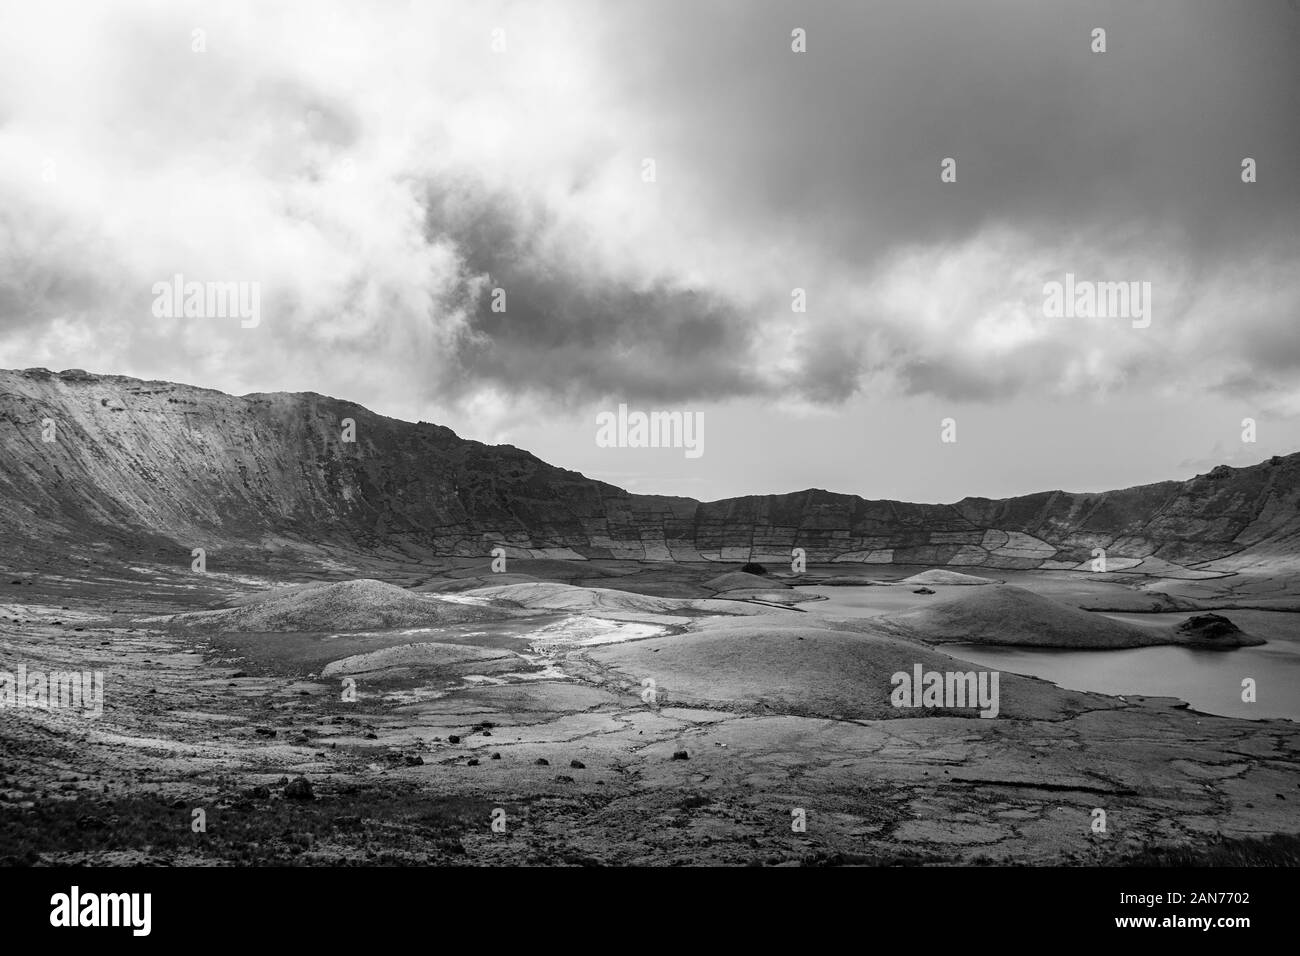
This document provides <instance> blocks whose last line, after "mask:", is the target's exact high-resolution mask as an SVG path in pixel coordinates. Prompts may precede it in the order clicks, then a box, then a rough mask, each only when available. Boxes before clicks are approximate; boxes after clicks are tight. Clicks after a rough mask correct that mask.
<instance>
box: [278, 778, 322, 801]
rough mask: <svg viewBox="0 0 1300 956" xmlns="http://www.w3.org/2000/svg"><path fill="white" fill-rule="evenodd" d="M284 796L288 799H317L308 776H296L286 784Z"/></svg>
mask: <svg viewBox="0 0 1300 956" xmlns="http://www.w3.org/2000/svg"><path fill="white" fill-rule="evenodd" d="M284 796H285V799H287V800H315V799H316V794H315V792H314V791H313V790H312V787H311V781H310V780H308V779H307V778H306V777H294V778H293V779H292V780H290V781H289V783H288V784H286V785H285V788H284Z"/></svg>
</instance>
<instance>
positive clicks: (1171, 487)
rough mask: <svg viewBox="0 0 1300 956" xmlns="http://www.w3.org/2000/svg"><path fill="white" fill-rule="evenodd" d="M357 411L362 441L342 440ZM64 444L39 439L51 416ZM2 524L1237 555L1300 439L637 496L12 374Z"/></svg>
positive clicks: (1291, 515)
mask: <svg viewBox="0 0 1300 956" xmlns="http://www.w3.org/2000/svg"><path fill="white" fill-rule="evenodd" d="M344 418H352V419H353V420H354V421H355V423H356V441H355V443H351V444H349V443H345V442H343V441H342V440H341V436H342V427H343V426H342V421H343V419H344ZM47 419H48V420H51V421H53V422H54V423H55V430H56V439H55V441H53V442H43V441H42V440H41V438H42V435H41V432H42V427H43V423H44V422H45V421H46V420H47ZM0 453H2V454H3V464H0V496H2V498H0V501H2V503H0V533H3V534H4V535H5V536H6V540H13V539H17V540H19V541H25V542H54V541H59V540H67V539H80V540H83V541H84V540H86V539H87V538H90V539H94V540H99V541H102V542H104V543H105V545H106V546H107V547H108V548H109V549H110V550H113V549H115V548H118V547H121V546H126V545H128V544H129V543H130V542H131V541H143V540H150V541H154V542H155V543H162V542H167V541H171V542H175V543H176V544H177V545H184V546H186V547H187V550H188V548H189V547H200V546H205V544H207V545H210V546H239V547H247V548H252V549H257V548H271V547H283V546H293V545H295V544H303V545H326V544H327V545H330V546H333V547H338V548H342V549H344V550H356V551H363V552H373V551H376V550H392V549H396V550H397V551H401V552H404V553H407V554H411V555H415V556H417V557H418V556H420V555H428V556H473V555H480V556H485V555H487V554H488V553H490V551H491V549H492V548H494V547H498V546H499V547H504V548H505V549H506V552H507V554H510V555H512V556H516V557H522V556H532V557H549V558H569V559H584V558H615V559H628V560H641V561H645V560H650V561H654V560H661V561H691V562H694V561H720V562H733V561H739V562H743V561H767V562H772V563H776V564H787V563H789V561H790V559H791V550H792V549H793V548H797V547H801V548H803V549H804V550H805V552H806V556H807V560H808V561H809V562H845V563H860V564H928V565H933V566H951V567H985V568H1007V569H1030V568H1044V569H1061V570H1064V569H1079V570H1086V569H1087V568H1088V567H1089V566H1090V562H1091V561H1092V558H1093V551H1094V549H1097V548H1101V549H1104V550H1105V551H1106V557H1107V561H1108V570H1113V571H1123V570H1132V569H1140V570H1142V571H1144V572H1147V573H1162V572H1170V573H1172V572H1177V571H1179V570H1185V569H1194V568H1198V567H1202V566H1207V565H1213V566H1214V567H1213V568H1212V569H1211V570H1214V571H1216V572H1217V571H1225V570H1228V571H1230V570H1237V569H1240V568H1242V567H1248V566H1251V565H1252V564H1258V563H1261V562H1265V561H1272V562H1277V561H1278V560H1282V561H1283V563H1286V564H1290V565H1294V564H1295V563H1296V562H1297V560H1300V559H1298V558H1297V556H1300V453H1296V454H1292V455H1288V456H1280V457H1279V456H1275V457H1274V458H1272V459H1269V460H1268V461H1264V462H1261V463H1259V464H1256V465H1251V466H1247V467H1244V468H1230V467H1228V466H1218V467H1216V468H1214V469H1211V471H1210V472H1209V473H1207V474H1205V475H1198V476H1196V477H1194V478H1191V479H1187V480H1185V481H1177V480H1167V481H1162V482H1156V483H1153V484H1147V485H1137V486H1133V487H1131V488H1126V489H1120V490H1115V491H1105V492H1066V491H1061V490H1055V491H1043V492H1035V493H1032V494H1028V495H1021V496H1016V497H1012V498H1003V499H990V498H983V497H966V498H963V499H961V500H960V501H957V502H954V503H952V504H914V503H909V502H903V501H891V500H885V501H874V500H869V499H865V498H861V497H859V496H857V495H851V494H846V493H838V492H830V491H826V490H824V489H805V490H803V491H797V492H790V493H786V494H779V495H747V496H743V497H738V498H725V499H720V500H718V501H712V502H701V501H697V500H695V499H692V498H687V497H681V496H673V495H638V494H632V493H630V492H628V491H626V490H624V489H622V488H618V487H617V486H615V485H612V484H609V483H606V482H602V481H599V480H598V479H593V478H587V477H586V476H583V475H581V474H580V473H578V472H576V471H572V470H569V469H565V468H561V467H558V466H555V465H551V464H549V463H547V462H545V461H543V460H542V459H540V458H538V457H537V456H535V455H533V454H531V453H530V452H527V451H525V450H523V449H518V448H515V447H514V446H511V445H495V446H494V445H485V444H483V443H481V442H477V441H474V440H473V439H467V438H461V437H460V436H458V435H457V434H456V433H455V432H454V431H453V430H452V429H450V428H447V427H446V426H443V425H437V424H435V423H430V422H419V423H411V422H405V421H402V420H400V419H394V418H388V417H386V416H383V415H379V414H377V413H375V412H371V411H370V410H368V409H366V408H365V407H364V406H361V405H359V404H357V403H355V402H350V401H347V400H344V399H337V398H332V397H330V396H324V395H320V394H319V393H315V392H295V393H286V392H253V393H249V394H247V395H243V396H233V395H228V394H226V393H224V392H221V391H218V390H215V389H205V388H199V387H196V386H190V385H183V384H178V383H171V382H165V381H160V380H151V381H146V380H142V379H136V378H131V377H129V376H120V375H95V374H91V373H88V372H85V371H82V370H79V369H72V370H67V371H64V372H51V371H49V370H46V369H26V370H0Z"/></svg>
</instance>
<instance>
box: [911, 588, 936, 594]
mask: <svg viewBox="0 0 1300 956" xmlns="http://www.w3.org/2000/svg"><path fill="white" fill-rule="evenodd" d="M912 593H913V594H933V593H934V589H933V588H916V589H915V590H913V591H912Z"/></svg>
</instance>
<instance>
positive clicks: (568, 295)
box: [0, 0, 1300, 501]
mask: <svg viewBox="0 0 1300 956" xmlns="http://www.w3.org/2000/svg"><path fill="white" fill-rule="evenodd" d="M1096 27H1102V28H1104V29H1105V30H1106V47H1107V49H1106V52H1104V53H1094V52H1093V51H1092V49H1091V48H1092V45H1093V39H1092V31H1093V29H1094V28H1096ZM796 28H801V29H803V30H805V31H806V47H807V50H806V52H803V53H796V52H794V51H792V49H791V42H792V40H791V31H792V30H794V29H796ZM196 30H201V31H202V33H200V34H196V33H195V32H194V31H196ZM494 31H501V32H499V33H494ZM502 40H504V47H505V48H504V50H502V49H494V41H495V44H496V46H497V47H500V46H501V41H502ZM196 46H199V47H203V50H202V51H198V50H196V49H195V47H196ZM1297 117H1300V3H1297V2H1296V0H1276V2H1272V0H1254V2H1252V3H1250V4H1238V3H1228V2H1217V3H1208V2H1193V0H1178V2H1167V0H1159V2H1153V0H1147V2H1141V3H1138V2H1134V0H1121V2H1115V3H1093V2H1079V0H1068V2H1050V0H1023V2H998V0H981V2H972V0H958V2H933V0H907V2H884V3H881V2H871V3H865V2H844V3H818V2H800V3H764V2H754V0H745V2H735V3H699V2H689V3H687V2H681V3H676V2H665V0H654V2H650V0H640V2H619V3H612V2H591V3H579V2H571V0H563V2H529V3H518V4H513V3H500V4H498V3H490V2H480V0H475V2H473V3H470V2H454V3H452V2H420V0H417V2H409V3H406V2H404V3H398V2H385V3H373V4H363V3H337V4H334V3H328V2H320V0H313V2H310V3H302V4H267V3H261V4H245V3H232V2H227V0H223V2H221V3H216V2H212V3H184V2H179V3H178V2H175V0H167V2H162V0H159V2H127V0H115V2H113V3H111V4H107V3H89V2H86V3H75V4H63V3H58V2H46V3H42V4H23V5H21V8H20V7H19V5H17V4H6V5H4V6H3V7H0V367H18V368H22V367H29V366H45V367H48V368H52V369H56V370H59V369H64V368H85V369H88V370H90V371H96V372H108V373H119V374H126V375H134V376H140V377H144V378H160V379H167V380H172V381H180V382H187V383H190V384H195V385H202V386H206V387H212V388H219V389H222V390H224V391H230V392H234V393H237V394H242V393H246V392H252V391H315V392H321V393H324V394H328V395H334V396H337V397H340V398H347V399H351V400H354V401H357V402H360V403H362V404H364V405H367V406H369V407H370V408H373V409H374V410H376V411H379V412H382V413H384V414H388V415H392V416H395V417H398V418H404V419H409V420H426V421H436V422H438V423H440V424H446V425H448V426H450V427H452V428H454V429H456V430H457V431H458V432H459V433H460V434H462V435H464V436H466V437H471V438H476V439H479V440H482V441H487V442H494V443H495V442H509V443H511V444H514V445H518V446H520V447H523V448H527V449H528V450H530V451H533V452H535V453H536V454H538V455H539V456H541V457H542V458H544V459H546V460H548V461H551V462H553V463H555V464H558V465H562V466H565V467H569V468H573V469H576V470H579V471H582V472H584V473H586V474H589V475H592V476H593V477H599V478H604V479H606V480H609V481H612V482H614V483H615V484H620V485H623V486H625V487H628V488H631V489H632V490H635V491H640V492H647V493H649V492H658V493H666V494H687V495H691V496H694V497H699V498H705V499H713V498H719V497H726V496H731V495H738V494H757V493H775V492H783V491H793V490H799V489H802V488H806V487H821V488H828V489H831V490H836V491H844V492H853V493H857V494H862V495H865V496H867V497H889V498H899V499H904V500H914V501H954V500H957V499H959V498H961V497H963V496H966V495H982V496H988V497H1003V496H1007V495H1011V494H1020V493H1027V492H1031V491H1036V490H1044V489H1053V488H1064V489H1067V490H1101V489H1105V488H1111V487H1125V486H1129V485H1134V484H1140V483H1144V482H1148V481H1155V480H1162V479H1166V478H1184V477H1190V476H1191V475H1192V474H1195V473H1197V472H1201V471H1205V470H1208V468H1209V467H1212V466H1213V465H1214V464H1216V463H1219V462H1228V463H1231V464H1249V463H1253V462H1255V461H1259V460H1262V459H1264V458H1266V457H1268V456H1269V455H1272V454H1285V453H1290V452H1293V451H1297V450H1300V334H1297V331H1298V329H1300V267H1298V266H1300V184H1297V178H1296V177H1297V172H1298V171H1300V122H1298V121H1297ZM945 157H952V158H954V159H955V160H956V182H952V183H944V182H941V181H940V162H941V160H943V159H944V158H945ZM1245 157H1251V158H1253V159H1254V160H1255V161H1256V163H1257V177H1258V181H1257V182H1255V183H1251V184H1246V183H1243V182H1242V179H1241V162H1242V160H1243V158H1245ZM646 159H652V160H653V161H654V170H655V181H654V182H646V181H645V179H644V176H643V172H644V168H645V166H644V161H645V160H646ZM1067 272H1070V273H1074V274H1075V275H1076V276H1078V277H1079V278H1080V279H1089V280H1095V281H1140V282H1150V283H1151V290H1152V292H1151V295H1152V299H1151V323H1150V325H1149V327H1147V328H1134V327H1133V324H1132V323H1131V322H1130V321H1128V320H1127V319H1123V318H1048V317H1046V316H1045V315H1044V310H1043V301H1044V294H1043V286H1044V283H1046V282H1051V281H1063V280H1064V277H1065V274H1066V273H1067ZM177 273H180V274H182V275H184V276H185V278H186V279H187V280H196V281H250V282H251V281H256V282H259V283H260V284H261V285H260V288H261V297H262V316H261V322H260V324H259V325H258V326H257V327H256V328H241V326H240V323H239V321H238V319H227V318H194V317H191V318H160V317H157V316H155V315H154V314H153V312H152V311H151V305H152V302H153V292H152V287H153V284H154V283H155V282H159V281H165V280H168V279H170V278H171V277H172V276H173V275H175V274H177ZM494 288H501V289H504V290H505V291H506V310H505V311H504V312H493V311H492V310H491V307H490V305H491V295H492V289H494ZM795 288H802V289H804V290H806V296H807V311H806V312H803V313H795V312H792V310H791V301H792V300H791V291H792V290H793V289H795ZM619 403H626V404H628V405H629V406H630V407H631V408H632V409H634V410H636V409H643V410H646V411H650V410H680V411H685V412H700V413H703V414H704V419H705V433H704V442H705V443H704V454H703V455H702V456H700V457H698V458H688V457H686V456H685V455H684V454H683V452H682V451H681V450H674V449H654V450H645V449H609V448H600V447H597V445H596V442H595V434H596V415H597V413H598V412H601V411H606V410H614V409H616V408H617V406H618V405H619ZM1245 417H1252V418H1254V419H1256V420H1257V422H1258V431H1257V436H1258V440H1257V442H1256V443H1254V444H1246V443H1243V442H1242V441H1241V432H1242V427H1241V422H1242V419H1243V418H1245ZM944 418H952V419H954V420H955V421H956V435H957V441H956V442H955V443H952V444H945V443H942V442H941V441H940V422H941V420H942V419H944Z"/></svg>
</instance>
